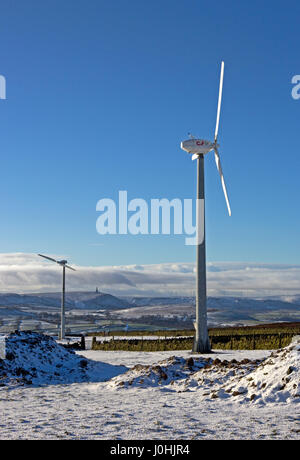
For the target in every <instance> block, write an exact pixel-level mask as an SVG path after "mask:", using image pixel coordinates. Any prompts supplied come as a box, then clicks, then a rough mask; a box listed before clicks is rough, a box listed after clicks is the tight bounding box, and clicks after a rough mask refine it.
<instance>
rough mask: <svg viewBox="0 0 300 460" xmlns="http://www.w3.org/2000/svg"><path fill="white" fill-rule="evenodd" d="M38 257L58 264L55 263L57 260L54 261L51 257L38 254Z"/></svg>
mask: <svg viewBox="0 0 300 460" xmlns="http://www.w3.org/2000/svg"><path fill="white" fill-rule="evenodd" d="M38 256H40V257H44V259H48V260H51V261H52V262H56V263H58V262H57V260H55V259H52V257H48V256H43V254H38Z"/></svg>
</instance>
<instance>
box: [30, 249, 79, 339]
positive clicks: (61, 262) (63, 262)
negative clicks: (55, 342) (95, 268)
mask: <svg viewBox="0 0 300 460" xmlns="http://www.w3.org/2000/svg"><path fill="white" fill-rule="evenodd" d="M38 255H39V256H40V257H44V259H48V260H51V262H55V263H57V264H59V265H61V266H62V269H63V276H62V293H61V322H60V334H59V339H60V340H63V339H64V338H65V325H66V321H65V288H66V268H69V269H70V270H73V271H74V272H75V271H76V270H75V268H72V267H70V266H69V265H67V263H68V261H67V260H55V259H52V257H48V256H44V255H43V254H38Z"/></svg>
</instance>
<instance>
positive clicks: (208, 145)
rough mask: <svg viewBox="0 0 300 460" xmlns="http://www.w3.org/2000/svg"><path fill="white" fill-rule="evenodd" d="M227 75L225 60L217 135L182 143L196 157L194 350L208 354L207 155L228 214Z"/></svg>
mask: <svg viewBox="0 0 300 460" xmlns="http://www.w3.org/2000/svg"><path fill="white" fill-rule="evenodd" d="M223 77H224V62H223V61H222V64H221V76H220V86H219V100H218V110H217V121H216V129H215V138H214V141H213V142H210V141H206V140H204V139H195V138H194V137H193V136H192V137H191V139H189V140H186V141H184V142H181V148H182V149H183V150H185V151H186V152H188V153H191V154H192V155H193V156H192V160H197V163H198V164H197V227H196V232H197V241H196V322H195V329H196V334H195V341H194V347H193V351H194V352H200V353H209V352H210V351H211V349H210V342H209V337H208V330H207V309H206V301H207V296H206V255H205V193H204V155H206V154H207V153H209V152H211V151H214V153H215V161H216V165H217V169H218V171H219V174H220V178H221V183H222V188H223V192H224V195H225V200H226V205H227V209H228V213H229V216H231V209H230V204H229V200H228V195H227V190H226V186H225V181H224V176H223V171H222V167H221V160H220V155H219V151H218V148H219V145H218V144H217V139H218V130H219V121H220V110H221V101H222V89H223Z"/></svg>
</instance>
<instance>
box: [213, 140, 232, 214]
mask: <svg viewBox="0 0 300 460" xmlns="http://www.w3.org/2000/svg"><path fill="white" fill-rule="evenodd" d="M214 151H215V160H216V165H217V169H218V171H219V174H220V177H221V183H222V188H223V192H224V196H225V200H226V204H227V209H228V214H229V215H230V216H231V209H230V204H229V200H228V195H227V190H226V185H225V180H224V176H223V171H222V166H221V160H220V155H219V152H218V149H216V148H215V149H214Z"/></svg>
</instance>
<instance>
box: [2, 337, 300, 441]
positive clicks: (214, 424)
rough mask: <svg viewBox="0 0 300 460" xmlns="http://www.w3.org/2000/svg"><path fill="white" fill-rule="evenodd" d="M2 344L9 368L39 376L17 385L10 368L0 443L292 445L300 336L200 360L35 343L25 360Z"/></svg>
mask: <svg viewBox="0 0 300 460" xmlns="http://www.w3.org/2000/svg"><path fill="white" fill-rule="evenodd" d="M38 335H39V334H38ZM39 336H40V335H39ZM8 337H10V341H9V342H8V343H9V346H10V352H14V353H15V355H16V358H15V360H16V364H17V365H18V366H19V367H20V366H22V368H23V369H26V370H28V369H29V367H30V366H32V362H34V365H35V367H36V368H37V369H38V372H37V377H36V379H35V380H34V379H32V380H33V383H32V384H31V385H30V384H27V383H26V381H25V380H21V381H19V382H17V381H16V376H15V369H16V366H15V365H13V360H12V361H11V362H10V364H9V365H10V372H11V373H10V377H11V378H10V379H8V378H6V380H0V382H4V383H2V385H4V386H1V387H0V414H1V415H0V439H173V440H176V439H186V440H189V439H299V433H300V417H299V415H300V398H299V372H300V371H299V368H300V366H299V354H300V339H299V337H298V338H296V339H294V341H293V342H292V344H291V345H290V346H289V347H286V348H284V349H282V350H276V351H265V350H256V351H247V350H245V351H229V350H228V351H227V350H224V351H217V350H215V351H214V353H213V354H209V355H195V354H192V353H190V352H188V351H182V352H178V351H176V354H174V352H173V353H172V352H157V353H154V352H124V351H114V352H105V351H93V350H88V351H84V352H81V351H80V352H76V353H72V352H70V351H69V350H65V349H64V348H63V347H61V346H60V345H58V344H56V343H55V342H54V340H53V339H51V340H49V342H48V341H47V340H44V339H43V338H42V337H44V336H40V337H39V340H40V341H41V342H40V344H37V343H36V344H35V345H33V350H31V353H30V354H29V345H28V344H27V345H26V344H25V345H24V340H23V341H22V342H20V340H19V342H18V340H17V337H16V336H14V335H11V336H8ZM34 338H35V339H37V337H36V336H32V337H31V339H34ZM22 339H24V336H22ZM49 339H50V338H49ZM29 342H30V341H29ZM20 343H21V344H22V343H23V344H22V346H21V344H20ZM41 344H42V345H41ZM42 347H43V348H42ZM41 349H43V353H41ZM21 350H23V352H24V350H27V351H26V353H21ZM51 350H52V351H51ZM33 351H34V353H32V352H33ZM39 354H41V355H42V359H41V358H40V357H39ZM54 355H55V358H54ZM62 357H63V359H62ZM48 359H53V363H52V364H50V363H49V362H47V360H48ZM82 360H85V361H86V363H87V364H86V365H84V367H83V368H82V365H80V362H81V361H82ZM6 361H7V360H4V361H2V366H3V363H5V365H8V364H7V362H6ZM57 363H60V364H63V369H61V368H60V369H61V371H60V373H59V376H55V378H53V375H52V372H53V369H54V368H53V365H55V366H56V364H57ZM72 366H74V367H73V368H72ZM72 369H74V371H73V372H72V373H70V370H72ZM42 370H44V372H45V373H44V374H42V373H41V371H42ZM51 376H52V378H50V377H51ZM253 394H255V396H254V397H253V396H252V395H253Z"/></svg>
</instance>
